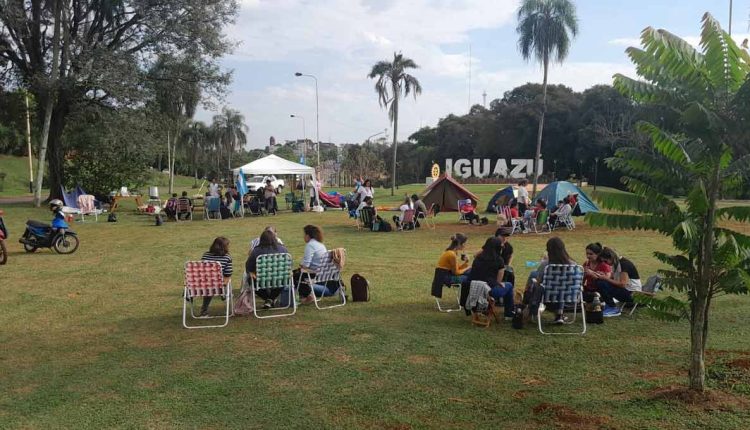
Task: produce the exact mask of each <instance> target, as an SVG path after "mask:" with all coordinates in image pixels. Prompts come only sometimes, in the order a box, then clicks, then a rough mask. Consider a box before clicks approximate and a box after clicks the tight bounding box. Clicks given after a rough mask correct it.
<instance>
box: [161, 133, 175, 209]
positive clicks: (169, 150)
mask: <svg viewBox="0 0 750 430" xmlns="http://www.w3.org/2000/svg"><path fill="white" fill-rule="evenodd" d="M169 138H170V135H169V129H167V174H168V175H169V195H172V193H174V190H173V187H172V144H171V143H170V140H169ZM160 173H161V172H160Z"/></svg>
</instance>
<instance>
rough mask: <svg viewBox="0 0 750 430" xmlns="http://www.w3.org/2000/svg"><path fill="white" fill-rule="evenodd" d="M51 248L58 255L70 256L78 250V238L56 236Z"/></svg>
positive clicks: (67, 235)
mask: <svg viewBox="0 0 750 430" xmlns="http://www.w3.org/2000/svg"><path fill="white" fill-rule="evenodd" d="M52 247H53V248H55V251H56V252H57V253H58V254H72V253H74V252H76V249H78V236H73V235H69V234H66V235H64V236H58V237H57V238H56V239H55V242H54V243H53V244H52Z"/></svg>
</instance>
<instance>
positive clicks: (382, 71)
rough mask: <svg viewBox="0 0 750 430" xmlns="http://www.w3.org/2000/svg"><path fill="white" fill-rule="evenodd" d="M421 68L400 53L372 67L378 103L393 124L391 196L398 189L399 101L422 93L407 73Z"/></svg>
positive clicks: (419, 86) (371, 76)
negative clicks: (402, 96) (391, 60)
mask: <svg viewBox="0 0 750 430" xmlns="http://www.w3.org/2000/svg"><path fill="white" fill-rule="evenodd" d="M418 68H419V66H417V64H416V63H415V62H414V61H413V60H412V59H410V58H406V57H404V56H403V55H402V54H401V53H400V52H399V53H396V52H394V53H393V62H390V63H389V62H388V61H378V62H377V64H375V65H374V66H372V70H371V71H370V74H369V75H367V77H368V78H370V79H377V82H375V92H376V93H378V103H379V104H380V106H381V107H388V105H390V109H389V110H388V118H389V119H390V120H391V122H392V123H393V177H392V179H393V181H392V182H391V195H393V194H394V193H395V189H396V148H397V145H398V100H399V99H400V98H401V93H402V92H403V95H404V97H408V96H409V94H410V93H412V92H413V93H414V99H415V100H416V98H417V95H418V94H421V93H422V85H420V84H419V81H418V80H417V78H415V77H414V76H412V75H410V74H408V73H406V70H408V69H418Z"/></svg>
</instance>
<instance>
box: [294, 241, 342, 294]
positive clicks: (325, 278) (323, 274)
mask: <svg viewBox="0 0 750 430" xmlns="http://www.w3.org/2000/svg"><path fill="white" fill-rule="evenodd" d="M340 252H342V253H343V255H344V256H346V250H345V249H343V248H342V249H341V250H340ZM333 253H334V251H333V250H331V251H328V252H326V255H325V257H323V261H322V263H321V265H320V268H319V269H318V270H315V271H313V270H309V269H304V270H302V275H301V276H300V277H299V282H298V283H297V290H299V286H300V284H301V283H302V282H303V278H306V281H305V282H307V284H308V285H312V289H313V299H315V307H316V308H318V309H331V308H337V307H339V306H344V305H345V304H346V293H345V292H344V283H343V282H342V281H341V269H340V268H339V266H338V265H337V264H336V261H335V260H334V258H333ZM344 258H346V257H344ZM331 286H335V289H331ZM318 296H320V297H318ZM335 296H339V298H340V300H341V303H337V304H333V305H327V306H321V303H322V300H323V298H324V297H335Z"/></svg>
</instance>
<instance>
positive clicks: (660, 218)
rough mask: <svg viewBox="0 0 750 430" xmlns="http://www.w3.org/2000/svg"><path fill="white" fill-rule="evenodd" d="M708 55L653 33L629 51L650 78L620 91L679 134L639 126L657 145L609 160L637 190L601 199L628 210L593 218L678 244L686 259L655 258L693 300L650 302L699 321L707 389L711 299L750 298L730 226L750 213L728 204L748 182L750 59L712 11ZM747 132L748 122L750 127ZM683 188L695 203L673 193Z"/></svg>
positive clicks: (693, 363)
mask: <svg viewBox="0 0 750 430" xmlns="http://www.w3.org/2000/svg"><path fill="white" fill-rule="evenodd" d="M702 22H703V25H702V32H701V42H700V47H701V49H700V50H697V49H695V48H693V47H692V46H691V45H690V44H689V43H687V42H686V41H684V40H682V39H680V38H679V37H677V36H675V35H673V34H671V33H669V32H667V31H665V30H655V29H653V28H650V27H649V28H646V29H645V30H643V32H642V34H641V44H642V45H643V49H638V48H632V47H631V48H628V50H627V53H628V55H629V56H630V58H631V60H632V61H633V63H634V64H635V65H636V70H637V73H638V75H639V76H640V78H641V80H634V79H631V78H628V77H626V76H623V75H619V74H618V75H615V78H614V82H615V87H616V88H617V89H618V90H620V91H621V92H622V93H623V94H625V95H626V96H628V97H630V98H632V99H633V100H634V101H636V102H639V103H645V104H656V105H659V104H663V105H666V106H668V107H669V108H671V109H672V110H674V111H675V112H677V113H678V114H679V122H678V124H677V127H676V129H674V130H670V129H666V128H663V127H659V126H657V125H656V124H654V123H651V122H642V123H640V124H639V126H638V128H639V130H640V131H641V132H643V133H645V134H646V135H647V136H648V137H649V138H650V140H651V142H652V145H653V147H652V148H651V150H645V149H642V148H638V147H628V148H621V149H619V150H618V151H617V153H616V156H615V157H614V158H612V159H610V160H608V163H609V164H610V166H612V167H613V168H616V169H618V170H620V171H622V172H624V173H625V175H626V176H625V177H624V178H623V182H624V183H625V185H626V186H627V188H628V189H629V190H630V191H631V192H632V194H619V195H618V194H613V193H598V194H597V198H598V199H599V200H600V201H601V202H602V205H603V206H604V208H606V209H610V210H614V211H622V212H628V213H601V214H590V215H589V216H588V219H589V221H590V222H591V224H593V225H606V226H610V227H616V228H629V229H646V230H654V231H658V232H660V233H662V234H664V235H666V236H670V237H671V238H672V244H673V245H674V247H675V248H676V249H677V250H678V251H679V253H678V254H675V255H668V254H665V253H661V252H656V253H654V255H655V256H656V258H658V259H659V260H660V261H662V262H663V263H665V264H667V265H669V266H671V268H670V269H668V270H662V271H660V272H661V274H662V275H663V276H664V284H665V285H666V286H667V287H668V288H671V289H673V290H675V291H677V292H679V293H683V294H685V295H686V299H682V298H681V296H680V297H674V296H669V297H667V298H663V299H661V298H652V299H647V300H644V301H645V302H647V303H648V304H650V305H651V306H652V307H653V312H654V313H655V314H656V315H657V316H660V317H662V318H665V319H669V320H678V319H681V318H686V319H688V320H689V322H690V345H691V346H690V378H689V379H690V388H691V389H693V390H698V391H703V390H704V389H705V348H706V341H707V339H708V327H709V325H708V321H709V311H710V309H711V302H712V300H713V299H714V298H715V297H717V296H720V295H723V294H747V293H748V292H749V290H748V286H749V285H750V236H746V235H744V234H741V233H739V232H737V231H734V230H732V229H731V228H730V224H728V223H727V221H731V220H735V221H740V222H745V221H748V220H750V208H748V207H733V206H726V207H724V206H722V207H719V205H718V203H719V196H720V192H721V190H722V188H727V187H733V186H736V185H737V184H739V183H741V182H742V181H743V180H746V179H747V176H748V174H749V172H750V156H748V155H744V156H741V157H739V158H737V157H735V152H736V148H738V147H740V146H742V145H743V144H746V143H745V142H742V141H737V140H736V137H737V134H735V133H734V130H736V129H737V128H740V127H743V125H742V124H741V123H740V120H741V118H740V115H738V112H739V111H740V109H738V105H740V104H741V103H744V102H745V101H744V100H742V95H743V94H745V93H746V91H748V88H750V79H748V74H750V55H748V53H747V52H746V51H744V50H742V49H740V48H739V47H738V46H737V45H736V44H735V42H734V41H733V40H732V38H731V37H730V36H729V35H728V34H727V33H726V32H725V31H723V30H722V29H721V26H720V25H719V23H718V22H717V21H716V20H715V19H714V18H713V17H712V16H711V15H710V14H708V13H706V14H705V15H704V16H703V20H702ZM745 127H746V126H745ZM675 190H684V194H685V196H686V197H685V199H686V205H685V207H682V206H680V205H679V204H677V203H676V202H675V201H674V200H672V199H671V198H670V197H669V195H670V193H674V192H675Z"/></svg>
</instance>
